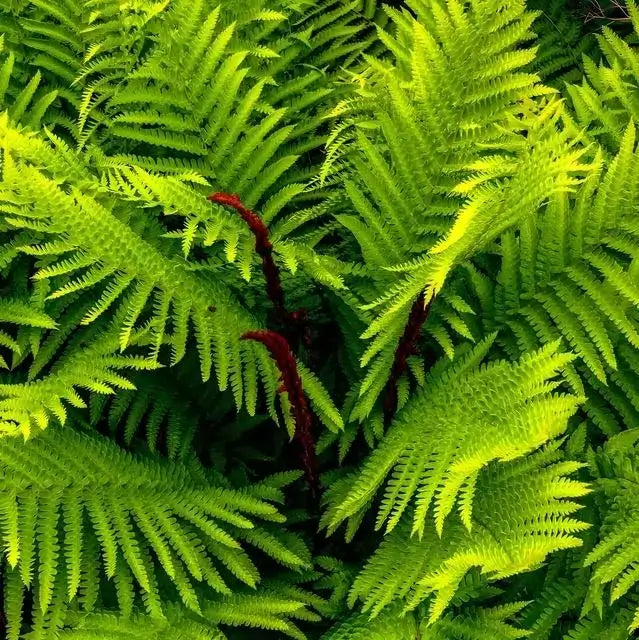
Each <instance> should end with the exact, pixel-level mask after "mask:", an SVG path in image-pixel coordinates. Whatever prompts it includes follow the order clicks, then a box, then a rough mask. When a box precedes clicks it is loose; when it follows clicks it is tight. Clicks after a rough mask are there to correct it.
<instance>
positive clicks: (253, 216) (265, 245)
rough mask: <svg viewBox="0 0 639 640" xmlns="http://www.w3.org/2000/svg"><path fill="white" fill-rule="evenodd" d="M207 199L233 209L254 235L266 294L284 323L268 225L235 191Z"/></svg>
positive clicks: (284, 315)
mask: <svg viewBox="0 0 639 640" xmlns="http://www.w3.org/2000/svg"><path fill="white" fill-rule="evenodd" d="M209 200H210V201H211V202H215V203H217V204H222V205H224V206H227V207H231V208H233V209H235V210H236V211H237V212H238V213H239V214H240V216H241V217H242V220H244V222H246V224H247V226H248V228H249V229H250V230H251V233H252V234H253V236H255V253H257V254H258V255H259V256H260V257H261V258H262V273H264V279H265V281H266V295H267V296H268V297H269V299H270V300H271V302H272V303H273V308H274V309H275V317H276V319H277V321H278V322H279V323H281V324H282V325H286V324H287V321H288V320H289V318H288V314H287V313H286V309H285V306H284V290H283V289H282V280H281V278H280V271H279V269H278V268H277V265H276V264H275V260H273V245H272V244H271V241H270V239H269V233H268V227H267V226H266V225H265V224H264V221H263V220H262V218H260V216H259V215H258V214H257V213H255V211H251V210H250V209H247V208H246V207H245V206H244V205H243V204H242V201H241V200H240V198H239V196H238V195H237V194H235V193H221V192H217V193H213V194H211V195H210V196H209Z"/></svg>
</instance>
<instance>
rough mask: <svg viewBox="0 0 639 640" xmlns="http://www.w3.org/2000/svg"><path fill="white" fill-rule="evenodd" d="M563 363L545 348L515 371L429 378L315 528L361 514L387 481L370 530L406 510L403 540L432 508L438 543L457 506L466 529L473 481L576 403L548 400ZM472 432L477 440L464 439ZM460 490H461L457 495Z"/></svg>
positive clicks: (548, 433) (551, 430) (542, 438)
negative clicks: (408, 520)
mask: <svg viewBox="0 0 639 640" xmlns="http://www.w3.org/2000/svg"><path fill="white" fill-rule="evenodd" d="M480 352H481V351H480ZM470 358H471V361H472V356H470ZM570 359H571V358H570V356H566V355H564V354H560V353H557V350H556V345H549V346H548V347H545V348H544V349H542V350H540V351H538V352H536V353H532V354H528V355H526V356H524V357H523V358H522V359H521V360H520V361H519V362H518V363H517V364H512V363H507V362H493V363H489V364H487V365H485V366H483V367H481V368H478V369H476V370H473V369H470V370H468V369H466V366H465V365H464V362H463V361H462V362H461V363H459V364H455V363H454V364H453V365H451V366H450V367H449V368H448V369H444V370H443V371H440V372H438V373H439V375H436V374H434V373H431V374H430V376H429V377H428V379H427V382H426V386H425V387H424V389H423V390H421V391H420V392H419V393H418V394H417V395H416V396H414V398H413V399H412V400H411V402H410V403H409V404H408V405H407V406H406V407H405V408H404V409H403V410H402V412H401V413H400V414H399V415H398V417H397V419H396V421H395V422H394V423H393V425H392V426H391V427H390V428H389V430H388V431H387V433H386V435H385V436H384V438H383V440H382V442H381V443H380V445H379V446H378V447H377V448H376V450H375V451H374V452H373V454H372V455H371V456H370V457H369V458H368V460H367V461H366V462H365V463H364V465H363V467H362V468H361V470H360V472H359V473H358V476H357V477H356V479H354V480H353V481H352V482H351V484H350V487H349V489H348V491H347V492H346V493H342V492H338V493H335V495H331V496H330V498H329V509H328V511H327V512H326V514H325V515H324V519H323V522H324V526H325V527H327V528H328V530H329V531H334V530H335V529H336V528H337V526H338V525H339V524H340V523H341V522H343V521H344V520H346V519H348V518H352V517H355V516H356V515H357V514H358V513H360V512H361V511H362V510H365V509H367V508H368V507H369V506H370V504H371V502H372V500H373V498H374V496H375V494H376V492H377V490H378V489H379V488H380V487H381V486H382V484H383V483H384V481H385V480H386V478H387V476H389V475H390V479H388V481H387V483H386V489H385V492H384V496H383V499H382V502H381V507H380V509H379V511H378V517H377V527H381V526H382V525H383V524H384V523H385V522H386V525H387V530H391V529H393V528H394V527H395V525H397V523H398V522H399V520H400V518H401V516H402V515H403V513H404V512H405V511H406V510H407V509H408V508H409V507H411V510H412V511H413V513H414V515H413V533H416V532H417V533H419V534H420V535H422V534H423V532H424V527H425V525H426V520H427V514H428V513H429V511H430V507H431V506H432V507H433V514H432V516H429V517H428V519H430V517H433V518H434V521H435V527H436V530H437V532H438V533H439V534H440V535H441V533H442V531H443V529H444V521H445V519H446V517H447V516H448V515H449V514H450V513H451V511H452V510H453V507H454V506H455V504H456V503H457V502H458V500H457V499H458V498H459V503H458V506H459V508H460V509H461V510H462V515H463V514H466V516H465V519H466V520H467V523H468V526H470V500H472V498H471V497H470V496H472V490H471V485H472V484H474V483H475V481H476V474H477V473H480V472H481V470H482V469H484V468H485V467H486V466H487V465H488V464H489V463H491V462H492V461H495V460H501V461H507V460H512V459H514V458H517V457H519V456H522V455H525V454H526V453H529V452H531V451H534V450H535V449H537V448H538V447H540V446H542V445H543V444H544V443H546V442H548V441H550V440H552V439H554V438H556V437H557V436H559V435H561V434H562V433H563V432H564V430H565V429H566V426H567V420H568V418H569V417H570V416H571V415H572V414H573V413H574V412H575V411H576V408H577V405H578V402H579V399H578V398H576V397H574V396H570V395H564V394H559V393H553V389H555V387H557V386H558V384H559V382H557V381H553V378H555V377H556V376H557V375H559V374H560V372H561V371H562V369H563V367H564V366H565V365H566V364H567V363H568V362H569V361H570ZM475 366H476V365H475ZM469 403H472V404H469ZM477 431H479V432H481V433H482V439H481V440H477V439H475V438H473V434H474V433H475V432H477ZM465 491H470V493H469V494H467V495H466V497H464V496H465V494H464V492H465ZM333 493H334V492H333ZM465 500H468V501H469V502H468V503H465Z"/></svg>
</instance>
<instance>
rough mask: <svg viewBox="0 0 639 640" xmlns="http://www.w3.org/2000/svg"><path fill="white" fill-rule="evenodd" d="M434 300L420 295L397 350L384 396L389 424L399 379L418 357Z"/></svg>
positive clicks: (396, 398)
mask: <svg viewBox="0 0 639 640" xmlns="http://www.w3.org/2000/svg"><path fill="white" fill-rule="evenodd" d="M432 302H433V299H432V298H431V299H430V300H429V301H428V302H426V300H425V298H424V294H423V293H420V294H419V296H418V297H417V299H416V300H415V302H414V303H413V306H412V308H411V310H410V315H409V316H408V322H407V323H406V326H405V327H404V333H403V334H402V337H401V339H400V341H399V343H398V345H397V349H396V350H395V358H394V359H393V366H392V369H391V374H390V377H389V379H388V383H387V384H386V394H385V396H384V418H385V421H386V423H387V424H388V423H389V422H390V420H391V419H392V417H393V416H394V415H395V412H396V411H397V402H398V397H397V389H398V383H399V379H400V378H401V377H402V375H403V374H404V372H405V371H406V368H407V366H408V358H409V356H412V355H416V354H417V353H418V352H419V350H418V347H417V340H418V339H419V335H420V333H421V331H422V327H423V326H424V323H425V322H426V319H427V318H428V314H429V313H430V308H431V305H432Z"/></svg>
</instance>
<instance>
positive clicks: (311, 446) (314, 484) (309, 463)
mask: <svg viewBox="0 0 639 640" xmlns="http://www.w3.org/2000/svg"><path fill="white" fill-rule="evenodd" d="M242 339H243V340H255V341H256V342H261V343H262V344H263V345H264V346H265V347H266V348H267V349H268V351H269V353H270V354H271V357H272V358H273V360H275V363H276V364H277V368H278V369H279V371H280V376H281V379H282V385H281V387H280V388H279V391H280V392H286V393H287V394H288V398H289V400H290V403H291V410H292V412H293V419H294V421H295V440H296V441H297V443H298V446H299V449H300V461H301V464H302V469H303V471H304V473H305V475H306V479H307V481H308V486H309V489H310V491H311V499H312V501H313V503H314V504H316V503H317V500H318V497H319V477H318V470H317V457H316V454H315V439H314V437H313V414H312V413H311V410H310V408H309V406H308V402H307V401H306V396H305V395H304V389H303V387H302V379H301V378H300V376H299V373H298V371H297V362H296V360H295V356H294V355H293V352H292V351H291V346H290V344H289V342H288V340H287V339H286V338H285V337H284V336H282V335H281V334H279V333H277V332H276V331H271V330H270V329H260V330H257V331H248V332H246V333H245V334H244V335H243V336H242Z"/></svg>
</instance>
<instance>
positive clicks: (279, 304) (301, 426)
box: [208, 192, 319, 504]
mask: <svg viewBox="0 0 639 640" xmlns="http://www.w3.org/2000/svg"><path fill="white" fill-rule="evenodd" d="M208 199H209V200H210V201H211V202H215V203H217V204H221V205H224V206H227V207H231V208H233V209H235V210H236V211H237V213H239V215H240V216H241V218H242V220H244V222H246V224H247V226H248V228H249V229H250V231H251V233H252V234H253V236H254V237H255V252H256V253H257V254H258V255H259V256H260V257H261V258H262V272H263V273H264V280H265V283H266V294H267V296H268V297H269V299H270V300H271V302H272V303H273V309H274V311H275V321H276V323H277V324H278V325H279V327H280V328H281V330H282V332H281V333H279V332H277V331H273V330H270V329H263V330H258V331H249V332H247V333H245V334H244V335H243V336H242V339H244V340H256V341H257V342H261V343H262V344H263V345H264V346H265V347H266V348H267V349H268V351H269V353H270V354H271V356H272V357H273V359H274V360H275V362H276V364H277V367H278V369H279V371H280V375H281V378H282V386H281V387H280V389H279V391H280V392H284V391H285V392H286V393H287V394H288V397H289V400H290V403H291V408H292V411H293V419H294V422H295V441H296V442H297V444H298V447H299V455H300V464H301V467H302V469H303V471H304V473H305V475H306V478H307V481H308V485H309V489H310V492H311V499H312V501H313V504H317V503H318V500H319V476H318V470H317V458H316V453H315V439H314V437H313V414H312V413H311V410H310V408H309V406H308V403H307V401H306V397H305V395H304V390H303V387H302V380H301V378H300V377H299V374H298V372H297V362H296V360H295V356H294V355H293V351H292V349H291V344H292V343H294V344H297V343H298V341H299V340H301V342H302V344H304V346H305V347H306V348H307V349H308V350H309V351H310V347H311V344H310V331H309V326H308V322H307V313H306V310H305V309H298V310H297V311H293V312H292V313H289V312H288V311H287V310H286V306H285V301H284V290H283V288H282V281H281V278H280V272H279V269H278V267H277V265H276V264H275V261H274V260H273V245H272V243H271V240H270V238H269V230H268V227H267V226H266V224H264V221H263V220H262V218H260V216H259V215H258V214H257V213H255V211H251V210H250V209H248V208H247V207H245V206H244V204H243V203H242V201H241V200H240V197H239V196H238V195H237V194H231V193H222V192H217V193H213V194H212V195H210V196H209V198H208Z"/></svg>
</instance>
